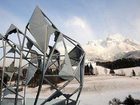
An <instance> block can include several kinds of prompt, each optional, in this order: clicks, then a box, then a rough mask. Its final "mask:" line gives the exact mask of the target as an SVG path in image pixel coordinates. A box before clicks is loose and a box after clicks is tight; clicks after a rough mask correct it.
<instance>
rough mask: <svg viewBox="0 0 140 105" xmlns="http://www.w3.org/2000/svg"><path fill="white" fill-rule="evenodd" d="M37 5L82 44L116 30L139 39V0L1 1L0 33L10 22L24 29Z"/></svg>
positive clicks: (65, 32)
mask: <svg viewBox="0 0 140 105" xmlns="http://www.w3.org/2000/svg"><path fill="white" fill-rule="evenodd" d="M37 5H38V6H39V7H40V8H41V9H42V11H43V12H44V13H45V14H46V15H47V16H48V17H49V18H50V19H51V20H52V22H53V23H54V24H55V25H56V26H57V28H58V29H59V30H60V31H61V32H62V33H64V34H67V35H68V36H70V37H72V38H73V39H75V40H77V41H79V42H80V43H82V44H84V43H87V41H92V40H96V39H105V38H106V37H107V36H108V35H112V34H116V33H119V34H122V35H124V36H126V37H128V38H132V39H134V40H137V41H140V0H1V2H0V33H2V34H5V32H6V30H7V29H8V27H9V26H10V24H12V23H13V24H15V25H16V26H17V27H19V28H21V30H22V31H23V32H24V27H25V26H26V24H27V22H28V21H29V19H30V17H31V15H32V12H33V10H34V8H35V7H36V6H37Z"/></svg>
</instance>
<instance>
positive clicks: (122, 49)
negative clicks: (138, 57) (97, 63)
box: [84, 34, 140, 61]
mask: <svg viewBox="0 0 140 105" xmlns="http://www.w3.org/2000/svg"><path fill="white" fill-rule="evenodd" d="M84 49H85V52H86V55H87V58H88V59H92V60H99V59H100V60H101V59H102V60H109V61H111V60H116V59H119V58H121V57H122V56H123V55H124V54H125V53H126V52H130V51H135V50H140V45H139V44H138V43H136V42H135V41H133V40H132V39H129V38H125V37H124V36H123V35H121V34H114V35H109V36H108V37H107V38H106V39H105V40H95V41H90V42H89V43H88V44H86V45H85V46H84Z"/></svg>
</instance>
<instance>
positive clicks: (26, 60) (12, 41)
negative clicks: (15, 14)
mask: <svg viewBox="0 0 140 105" xmlns="http://www.w3.org/2000/svg"><path fill="white" fill-rule="evenodd" d="M0 39H1V40H2V42H3V47H2V48H3V57H2V60H1V61H2V62H3V70H2V71H3V74H2V78H1V102H0V103H1V105H2V103H3V101H4V99H5V96H6V95H7V94H9V93H13V94H14V97H15V98H14V99H15V100H14V105H18V100H19V98H21V99H22V100H23V103H22V105H26V97H27V96H26V90H27V86H28V85H29V83H30V81H31V79H32V78H33V77H34V76H35V74H36V72H38V73H37V76H38V78H37V85H38V91H37V94H36V97H35V99H34V102H33V104H34V105H45V104H49V102H51V101H52V100H55V99H56V98H57V99H58V98H59V97H62V96H63V98H61V100H58V101H56V102H55V105H71V104H72V105H76V104H77V102H78V99H79V96H80V93H81V90H82V87H83V76H84V59H85V52H84V50H83V49H82V47H81V46H80V44H79V43H78V42H76V41H75V40H73V39H71V38H69V37H68V36H66V35H64V34H63V33H61V32H60V31H59V30H58V29H57V28H56V26H55V25H54V24H53V23H52V22H51V21H50V19H49V18H48V17H47V16H46V15H45V14H44V13H43V12H42V11H41V10H40V8H39V7H36V8H35V10H34V12H33V14H32V16H31V18H30V20H29V22H28V24H27V26H26V28H25V32H24V33H23V32H22V31H21V30H19V29H18V28H17V27H16V26H14V25H11V26H10V28H9V29H8V31H7V32H6V34H5V35H4V36H2V35H0ZM9 59H11V64H10V65H9V66H8V67H6V62H7V60H9ZM15 63H16V64H15ZM15 65H16V67H15ZM25 68H27V72H26V76H23V73H22V72H23V69H25ZM5 75H7V76H8V77H9V81H8V83H5V82H4V76H5ZM13 75H16V81H15V82H11V80H12V78H13ZM44 81H45V82H47V84H49V85H50V86H51V87H52V88H53V89H54V90H55V91H54V92H53V93H52V94H51V95H50V96H49V97H45V98H44V99H43V100H42V102H41V103H38V100H39V96H40V92H41V91H42V85H43V83H44ZM72 81H76V82H77V84H78V85H77V87H75V89H74V90H72V91H71V92H69V91H68V92H66V90H65V88H66V87H67V86H68V85H69V84H70V83H71V82H72ZM60 82H63V84H61V85H59V86H57V84H59V83H60ZM21 86H22V87H24V88H23V90H22V91H23V92H22V93H21V92H19V90H20V87H21ZM8 92H9V93H8ZM73 95H74V98H73Z"/></svg>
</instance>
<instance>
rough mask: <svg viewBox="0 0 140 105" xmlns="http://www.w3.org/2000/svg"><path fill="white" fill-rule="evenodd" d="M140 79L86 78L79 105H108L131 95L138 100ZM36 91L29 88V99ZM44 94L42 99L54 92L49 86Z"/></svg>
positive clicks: (121, 77)
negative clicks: (113, 100)
mask: <svg viewBox="0 0 140 105" xmlns="http://www.w3.org/2000/svg"><path fill="white" fill-rule="evenodd" d="M75 85H76V84H75V82H73V83H72V84H71V85H70V86H69V87H67V90H72V89H73V88H74V87H75ZM139 89H140V77H139V76H136V77H128V76H125V77H124V76H111V75H106V76H105V75H100V76H85V77H84V88H83V91H82V94H81V96H80V103H79V105H108V102H109V101H110V100H112V99H113V98H119V99H121V100H122V101H123V100H124V99H125V97H126V96H128V95H129V94H131V95H132V97H134V98H136V99H140V90H139ZM36 90H37V88H36V89H32V88H29V89H28V94H27V97H29V98H33V96H35V92H36ZM43 90H44V91H43V92H42V93H41V96H40V98H44V97H47V96H48V95H49V94H50V93H51V92H52V91H50V90H49V86H46V85H45V86H43Z"/></svg>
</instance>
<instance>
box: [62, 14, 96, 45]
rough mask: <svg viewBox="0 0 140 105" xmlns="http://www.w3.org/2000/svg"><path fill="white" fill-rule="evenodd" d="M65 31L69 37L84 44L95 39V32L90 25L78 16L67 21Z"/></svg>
mask: <svg viewBox="0 0 140 105" xmlns="http://www.w3.org/2000/svg"><path fill="white" fill-rule="evenodd" d="M63 30H64V31H65V32H66V33H67V34H68V36H70V37H71V38H73V39H75V40H77V41H78V42H79V43H82V44H83V43H87V42H88V41H90V40H93V39H94V32H93V29H92V28H91V26H90V24H88V22H87V21H86V20H84V19H82V18H80V17H77V16H75V17H72V18H70V19H67V20H66V22H65V23H64V29H63Z"/></svg>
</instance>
